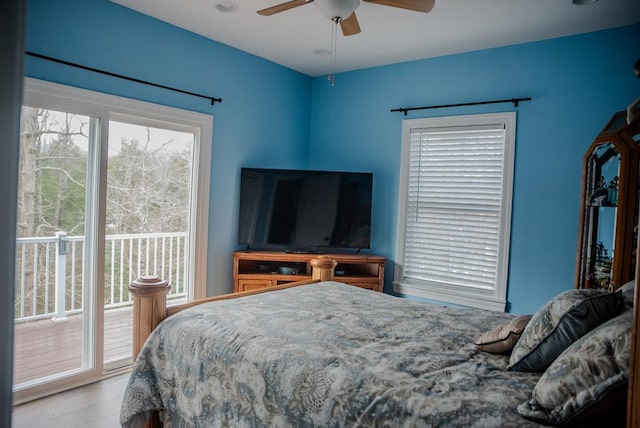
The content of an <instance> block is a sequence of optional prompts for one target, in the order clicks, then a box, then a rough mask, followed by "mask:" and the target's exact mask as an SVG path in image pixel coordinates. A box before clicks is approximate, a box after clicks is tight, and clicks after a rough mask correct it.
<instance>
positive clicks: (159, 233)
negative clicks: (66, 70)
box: [14, 79, 212, 403]
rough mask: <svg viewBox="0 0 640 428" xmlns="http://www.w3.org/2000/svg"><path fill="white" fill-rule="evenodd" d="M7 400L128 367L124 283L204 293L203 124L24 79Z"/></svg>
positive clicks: (203, 118) (177, 113)
mask: <svg viewBox="0 0 640 428" xmlns="http://www.w3.org/2000/svg"><path fill="white" fill-rule="evenodd" d="M26 83H27V84H26V87H25V97H24V99H25V105H24V107H23V110H22V132H21V154H20V180H19V196H18V223H17V225H16V227H17V231H18V233H17V236H18V238H17V257H16V263H17V265H16V272H17V275H16V276H17V279H16V284H15V287H16V301H15V313H16V316H15V321H14V327H15V347H14V362H15V363H14V402H16V403H20V402H22V401H26V400H28V399H31V398H34V397H36V396H41V395H46V394H48V393H50V392H54V391H59V390H62V389H67V388H70V387H73V386H77V385H80V384H84V383H88V382H91V381H95V380H98V379H100V378H101V377H103V376H106V375H108V374H109V373H113V372H114V371H115V370H120V369H122V368H124V367H126V366H128V365H129V364H130V363H131V334H132V330H131V328H132V319H131V314H132V299H131V296H130V295H129V292H128V285H129V283H130V282H131V281H132V280H134V279H136V278H138V277H140V276H143V275H157V276H158V277H161V278H163V279H166V280H168V281H169V282H170V283H171V285H172V288H171V292H170V295H169V303H170V304H171V303H177V302H182V301H186V300H189V299H193V298H194V297H202V296H204V294H205V288H206V285H205V280H204V278H206V260H207V241H206V239H207V223H208V204H209V202H208V193H209V191H208V189H209V165H210V150H211V134H212V117H211V116H207V115H203V114H199V113H193V112H187V111H184V110H177V109H172V108H169V107H163V106H156V105H153V104H148V103H142V102H139V101H133V100H128V99H125V98H119V97H113V96H110V95H105V94H98V93H95V92H90V91H85V90H81V89H76V88H69V87H65V86H61V85H56V84H52V83H48V82H40V81H35V80H32V79H27V80H26Z"/></svg>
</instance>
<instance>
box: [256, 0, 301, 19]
mask: <svg viewBox="0 0 640 428" xmlns="http://www.w3.org/2000/svg"><path fill="white" fill-rule="evenodd" d="M312 1H313V0H291V1H288V2H285V3H281V4H277V5H275V6H271V7H268V8H266V9H262V10H259V11H258V15H262V16H269V15H273V14H275V13H278V12H284V11H285V10H289V9H293V8H294V7H298V6H304V5H305V4H307V3H311V2H312Z"/></svg>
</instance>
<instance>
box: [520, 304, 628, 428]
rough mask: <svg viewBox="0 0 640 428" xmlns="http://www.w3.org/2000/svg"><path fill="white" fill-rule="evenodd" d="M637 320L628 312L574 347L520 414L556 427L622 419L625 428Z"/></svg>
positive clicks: (551, 369)
mask: <svg viewBox="0 0 640 428" xmlns="http://www.w3.org/2000/svg"><path fill="white" fill-rule="evenodd" d="M632 319H633V311H625V312H623V313H622V314H621V315H618V316H617V317H615V318H613V319H611V320H609V321H607V322H605V323H604V324H602V325H600V326H599V327H596V328H595V329H594V330H592V331H591V332H589V333H587V334H586V335H584V336H582V338H580V339H578V340H577V341H576V342H575V343H573V345H571V346H570V347H569V348H567V349H566V350H565V351H564V352H563V353H562V354H561V355H560V356H559V357H558V358H557V359H556V360H555V361H554V362H553V363H552V364H551V366H549V368H548V369H547V370H546V371H545V372H544V374H543V375H542V376H541V377H540V380H539V381H538V383H537V384H536V386H535V388H534V389H533V393H532V395H531V399H530V400H529V401H527V402H525V403H523V404H521V405H519V406H518V413H520V415H522V416H523V417H525V418H527V419H532V420H534V421H536V422H541V423H543V424H548V425H554V426H559V425H566V424H571V425H575V426H585V425H588V426H605V425H606V426H611V423H612V422H613V419H615V417H616V415H618V416H620V417H621V420H620V421H619V422H622V426H624V423H623V422H624V416H625V415H626V412H625V410H624V409H625V405H626V401H627V400H626V393H627V385H628V379H629V354H630V352H631V324H632Z"/></svg>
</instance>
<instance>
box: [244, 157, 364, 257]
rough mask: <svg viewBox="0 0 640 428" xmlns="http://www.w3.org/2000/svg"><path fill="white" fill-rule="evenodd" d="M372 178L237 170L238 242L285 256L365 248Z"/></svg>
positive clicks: (334, 173) (354, 174)
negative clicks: (282, 253) (239, 172)
mask: <svg viewBox="0 0 640 428" xmlns="http://www.w3.org/2000/svg"><path fill="white" fill-rule="evenodd" d="M372 186H373V174H372V173H366V172H338V171H307V170H286V169H265V168H242V169H241V177H240V209H239V216H238V244H239V245H246V246H247V247H249V248H250V247H255V248H277V249H283V250H285V251H291V252H327V251H329V250H332V249H358V250H360V249H365V248H369V246H370V238H371V196H372Z"/></svg>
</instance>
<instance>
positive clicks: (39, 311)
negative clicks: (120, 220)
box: [14, 107, 98, 389]
mask: <svg viewBox="0 0 640 428" xmlns="http://www.w3.org/2000/svg"><path fill="white" fill-rule="evenodd" d="M97 123H98V119H95V118H91V117H89V116H83V115H79V114H71V113H66V112H60V111H54V110H46V109H40V108H33V107H23V109H22V128H21V141H20V144H21V152H20V176H19V189H18V223H17V254H16V284H15V287H16V293H15V295H16V299H15V319H14V327H15V346H14V389H20V388H21V387H28V386H31V385H35V384H39V383H43V382H45V381H49V380H52V379H56V378H59V377H61V376H62V375H69V374H70V373H72V372H80V371H84V370H89V369H92V368H94V367H95V360H94V355H95V352H94V349H95V341H94V337H95V335H94V334H93V331H94V328H95V324H94V321H93V320H94V318H95V317H94V316H93V314H92V312H93V311H92V308H93V306H94V305H93V304H92V296H93V293H91V292H88V290H90V287H91V285H92V284H91V280H90V278H91V275H88V272H93V268H92V267H91V266H88V265H87V262H89V263H90V262H91V261H90V259H89V258H87V257H88V255H90V254H91V253H92V251H89V249H90V248H91V242H93V239H94V238H93V233H92V231H91V230H89V229H91V227H89V226H86V220H87V218H86V216H85V213H91V212H92V207H91V206H90V203H88V202H87V201H90V200H91V199H92V198H91V197H89V196H88V195H91V193H92V184H91V183H92V182H93V180H91V178H90V177H89V173H88V171H89V170H90V169H91V168H90V164H91V159H92V156H93V153H94V148H95V147H96V146H97V141H95V140H97V138H94V137H93V136H94V135H96V133H95V130H96V126H97ZM89 215H90V214H89Z"/></svg>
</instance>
